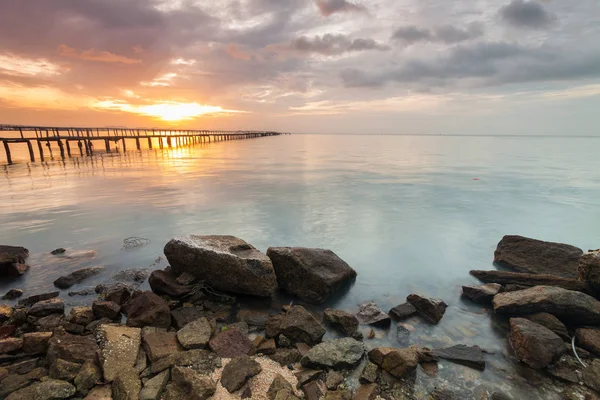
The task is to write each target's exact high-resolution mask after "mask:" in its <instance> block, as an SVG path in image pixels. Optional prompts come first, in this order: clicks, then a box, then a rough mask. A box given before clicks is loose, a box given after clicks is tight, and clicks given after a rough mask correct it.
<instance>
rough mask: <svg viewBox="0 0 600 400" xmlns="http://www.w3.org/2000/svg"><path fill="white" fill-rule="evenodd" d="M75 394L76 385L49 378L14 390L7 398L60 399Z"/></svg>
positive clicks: (11, 399) (21, 399) (14, 399)
mask: <svg viewBox="0 0 600 400" xmlns="http://www.w3.org/2000/svg"><path fill="white" fill-rule="evenodd" d="M74 394H75V387H74V386H73V385H71V384H70V383H69V382H65V381H61V380H57V379H48V380H45V381H43V382H38V383H34V384H33V385H31V386H28V387H26V388H24V389H20V390H17V391H16V392H13V393H12V394H10V395H9V396H8V397H7V398H6V400H58V399H68V398H69V397H71V396H73V395H74Z"/></svg>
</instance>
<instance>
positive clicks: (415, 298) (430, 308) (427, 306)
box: [406, 294, 448, 324]
mask: <svg viewBox="0 0 600 400" xmlns="http://www.w3.org/2000/svg"><path fill="white" fill-rule="evenodd" d="M406 300H407V301H408V302H409V303H410V304H412V305H413V306H414V307H415V308H416V309H417V311H418V312H419V315H421V316H422V317H424V318H425V319H426V320H428V321H429V322H431V323H433V324H437V323H438V322H440V320H441V319H442V317H443V316H444V313H445V312H446V308H447V307H448V305H447V304H446V303H444V302H443V301H442V300H439V299H429V298H427V297H423V296H420V295H418V294H411V295H409V296H408V297H407V298H406Z"/></svg>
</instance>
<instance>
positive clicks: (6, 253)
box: [0, 245, 29, 278]
mask: <svg viewBox="0 0 600 400" xmlns="http://www.w3.org/2000/svg"><path fill="white" fill-rule="evenodd" d="M27 257H29V250H27V249H26V248H25V247H15V246H2V245H0V277H9V278H14V277H17V276H21V275H23V274H24V273H25V272H26V271H27V270H28V269H29V265H27V264H25V260H27Z"/></svg>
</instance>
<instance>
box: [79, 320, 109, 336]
mask: <svg viewBox="0 0 600 400" xmlns="http://www.w3.org/2000/svg"><path fill="white" fill-rule="evenodd" d="M114 323H115V321H113V320H110V319H108V318H101V319H97V320H95V321H92V322H90V323H89V324H87V325H86V326H85V330H86V332H91V333H93V334H96V333H97V331H98V328H100V327H101V326H102V325H110V324H114Z"/></svg>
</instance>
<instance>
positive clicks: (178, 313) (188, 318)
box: [171, 307, 211, 329]
mask: <svg viewBox="0 0 600 400" xmlns="http://www.w3.org/2000/svg"><path fill="white" fill-rule="evenodd" d="M210 314H211V313H210V312H207V311H204V310H203V309H202V307H183V308H177V309H175V310H173V311H171V319H172V320H173V326H174V327H175V328H176V329H182V328H183V327H184V326H186V325H187V324H189V323H192V322H194V321H197V320H198V319H200V318H206V319H207V320H209V321H210V319H211V318H210Z"/></svg>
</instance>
